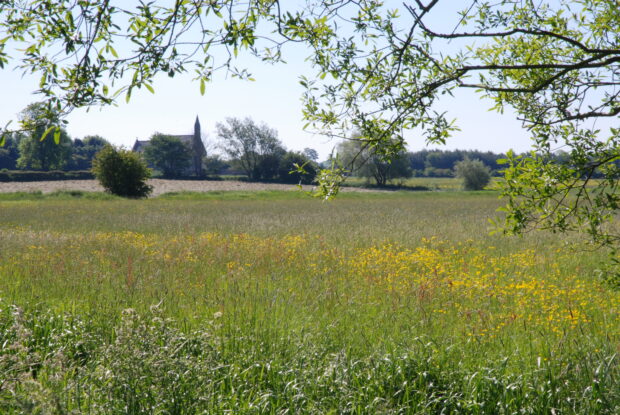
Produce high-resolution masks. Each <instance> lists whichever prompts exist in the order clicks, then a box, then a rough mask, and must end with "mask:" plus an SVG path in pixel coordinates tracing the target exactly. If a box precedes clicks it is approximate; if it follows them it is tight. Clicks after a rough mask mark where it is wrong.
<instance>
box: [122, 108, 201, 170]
mask: <svg viewBox="0 0 620 415" xmlns="http://www.w3.org/2000/svg"><path fill="white" fill-rule="evenodd" d="M166 135H168V136H170V137H174V138H178V139H179V140H180V141H181V142H182V143H183V144H185V145H186V146H187V148H188V149H189V150H190V154H191V163H190V167H189V169H188V170H187V171H185V173H186V174H188V175H194V176H197V177H201V176H202V175H203V170H202V159H203V158H204V157H205V156H206V155H207V150H206V149H205V145H204V143H203V142H202V136H201V134H200V120H199V119H198V116H196V122H195V123H194V134H189V135H171V134H166ZM148 145H149V140H136V142H135V143H134V145H133V147H132V149H131V150H132V151H134V152H137V153H142V152H143V151H144V149H145V148H146V146H148Z"/></svg>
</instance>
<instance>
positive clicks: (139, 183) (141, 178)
mask: <svg viewBox="0 0 620 415" xmlns="http://www.w3.org/2000/svg"><path fill="white" fill-rule="evenodd" d="M92 171H93V173H94V175H95V177H96V178H97V180H99V183H101V185H102V186H103V187H104V188H105V190H106V191H107V192H109V193H112V194H114V195H118V196H123V197H133V198H141V197H148V195H149V194H150V193H151V191H152V190H153V188H152V186H149V185H148V184H146V181H147V180H148V179H149V178H150V177H151V170H150V169H149V168H148V167H147V166H146V163H145V162H144V161H143V160H142V158H140V156H139V155H138V154H137V153H134V152H132V151H130V150H123V149H119V148H115V147H112V146H106V147H104V148H103V150H101V151H100V152H99V153H97V155H96V156H95V158H94V160H93V169H92Z"/></svg>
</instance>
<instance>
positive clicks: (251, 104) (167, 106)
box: [0, 46, 530, 159]
mask: <svg viewBox="0 0 620 415" xmlns="http://www.w3.org/2000/svg"><path fill="white" fill-rule="evenodd" d="M288 52H289V53H288V54H287V56H286V58H287V60H288V63H287V64H280V65H275V66H272V65H266V64H263V63H260V62H258V61H256V60H251V61H249V62H250V67H249V68H250V70H251V72H252V73H253V75H254V78H256V81H255V82H248V81H240V80H237V79H231V78H228V79H226V77H225V76H224V73H223V72H221V73H218V74H216V76H215V79H214V81H213V82H212V83H210V84H208V85H207V89H206V93H205V94H204V96H201V95H200V92H199V85H198V83H197V82H192V81H191V76H189V75H188V76H177V77H175V78H174V79H170V78H168V77H167V76H161V77H159V78H158V80H157V82H156V83H155V85H154V86H155V91H156V93H155V95H153V94H151V93H150V92H148V91H147V90H146V89H142V90H139V91H135V92H134V93H133V94H132V99H131V101H130V102H129V103H128V104H127V103H125V101H124V99H121V100H119V103H118V106H117V107H106V108H102V109H100V108H91V109H90V111H88V112H87V111H86V110H78V111H75V112H74V113H73V114H71V115H70V117H69V119H68V120H69V125H68V127H67V130H68V132H69V134H70V135H71V136H72V137H73V138H81V137H83V136H85V135H92V134H99V135H101V136H103V137H105V138H106V139H108V140H110V141H111V142H112V143H114V144H117V145H123V146H126V147H130V146H131V145H132V144H133V142H134V140H135V139H136V138H139V139H147V138H148V137H149V136H150V135H151V134H153V133H154V132H162V133H170V134H187V133H190V132H191V131H192V129H193V124H194V119H195V117H196V116H197V115H198V116H199V117H200V121H201V124H202V130H203V133H204V134H205V136H206V141H207V143H208V144H212V143H215V141H216V135H215V124H216V123H217V122H222V121H224V119H225V118H226V117H246V116H249V117H252V118H253V119H254V120H256V121H261V122H265V123H267V124H268V125H269V126H271V127H273V128H275V129H276V130H278V132H279V138H280V139H281V140H282V141H283V142H284V144H285V145H286V146H287V147H288V148H290V149H294V150H301V149H303V148H304V147H312V148H315V149H317V150H318V151H319V153H320V155H321V158H322V159H323V158H325V157H326V156H327V155H328V154H329V152H330V151H331V149H332V148H333V147H334V146H335V145H336V142H334V141H330V140H328V139H326V138H325V137H322V136H317V135H312V134H310V133H307V132H304V131H303V125H304V122H303V120H302V113H301V110H302V105H301V101H300V97H301V93H302V91H303V88H302V87H301V86H300V85H299V82H298V81H299V75H301V74H306V75H309V74H311V73H312V69H311V68H310V67H309V65H308V64H307V63H305V62H304V58H305V56H307V54H308V53H307V52H306V51H304V50H303V49H301V50H300V49H299V47H297V46H295V47H294V48H289V49H288ZM37 83H38V79H37V78H34V77H30V76H22V74H21V72H20V71H15V70H11V68H10V67H9V68H8V69H4V70H0V85H2V90H3V94H2V95H3V98H4V99H2V100H0V124H1V125H4V124H5V123H6V122H8V121H9V120H11V119H15V118H16V115H17V113H19V112H20V111H21V110H22V109H23V108H24V107H26V106H27V105H28V104H29V103H31V102H35V101H37V100H38V99H39V98H38V97H37V96H36V95H33V94H32V91H34V90H35V89H36V88H37ZM491 105H492V104H491V102H490V101H486V100H480V98H479V97H478V96H477V95H475V93H473V92H471V91H461V92H459V93H458V94H457V96H456V98H454V99H452V98H450V99H448V100H446V101H444V102H442V104H441V106H442V107H444V108H445V109H446V110H448V112H449V114H450V115H451V117H453V118H456V119H457V124H458V125H459V127H460V128H461V131H460V132H456V133H455V134H454V136H453V137H452V138H451V139H450V140H449V142H448V144H447V145H446V146H445V147H443V148H446V149H457V148H458V149H476V150H484V151H487V150H490V151H495V152H504V151H506V150H508V149H514V150H515V151H518V152H521V151H526V150H528V149H529V147H530V141H529V139H528V138H527V137H528V134H527V132H526V131H524V130H523V129H522V128H521V125H520V123H519V122H517V121H516V119H515V117H514V115H512V114H510V113H508V112H507V113H506V114H504V115H500V114H497V113H495V112H489V111H488V108H489V107H490V106H491ZM407 136H408V143H409V147H410V149H412V150H419V149H422V148H424V147H425V143H424V139H423V138H421V136H420V135H419V134H416V133H415V132H410V133H409V134H407Z"/></svg>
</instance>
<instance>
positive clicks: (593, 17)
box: [0, 0, 620, 243]
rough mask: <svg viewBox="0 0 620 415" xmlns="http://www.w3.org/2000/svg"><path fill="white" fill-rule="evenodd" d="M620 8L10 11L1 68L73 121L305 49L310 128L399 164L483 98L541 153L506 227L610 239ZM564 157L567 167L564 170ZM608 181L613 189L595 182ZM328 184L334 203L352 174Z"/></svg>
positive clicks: (516, 182)
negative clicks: (556, 156)
mask: <svg viewBox="0 0 620 415" xmlns="http://www.w3.org/2000/svg"><path fill="white" fill-rule="evenodd" d="M455 4H457V5H455ZM399 6H400V4H399ZM619 10H620V8H619V7H618V4H617V1H614V0H579V1H573V0H557V1H550V0H543V1H532V0H523V1H521V0H519V1H517V0H500V1H495V2H491V1H486V0H483V1H480V0H470V1H467V2H450V1H447V0H446V1H439V0H415V1H405V2H404V3H403V5H402V7H401V10H396V9H393V8H391V7H390V6H389V5H386V4H384V2H383V1H379V0H364V1H357V2H352V1H349V0H308V1H307V2H303V3H302V4H300V3H298V2H290V3H289V2H286V4H285V3H284V2H281V1H264V0H250V1H248V2H238V1H234V0H196V1H176V2H170V3H161V2H141V3H140V4H137V5H135V6H132V5H125V4H121V3H120V2H112V1H110V0H104V1H101V2H85V1H77V2H76V1H74V0H60V1H55V2H49V1H46V0H31V1H28V2H23V1H16V0H9V1H5V2H2V6H0V39H2V42H0V65H6V64H8V63H9V61H12V62H15V63H16V64H17V65H19V66H21V67H22V68H23V69H24V71H26V72H34V73H37V74H39V75H40V89H39V91H38V92H40V93H41V94H42V95H43V96H44V97H46V98H47V99H48V102H49V104H50V105H49V106H48V108H54V109H55V111H57V112H58V113H60V114H65V113H66V112H67V111H70V110H71V109H72V108H74V107H81V106H86V105H93V104H99V103H103V104H109V103H111V102H113V100H114V99H115V98H117V97H120V96H124V97H125V98H126V99H127V100H128V99H129V98H130V96H131V94H132V93H133V92H134V91H135V90H136V89H138V88H142V87H144V88H146V89H148V90H152V89H153V86H152V84H153V80H154V78H155V76H156V75H157V74H158V73H162V72H163V73H166V74H168V76H175V75H176V74H178V73H183V72H188V71H192V73H195V74H196V79H197V80H198V82H199V88H200V90H201V91H202V92H204V90H205V82H207V81H209V80H210V79H211V78H212V76H213V73H214V72H215V71H217V70H218V69H223V70H225V71H229V72H230V73H231V74H232V75H233V76H237V77H241V78H250V77H251V74H250V73H249V72H248V71H247V70H246V69H245V68H240V69H238V65H236V63H237V62H236V59H235V58H236V57H237V55H238V54H239V53H240V52H246V53H247V54H250V55H253V56H256V57H257V58H259V59H261V60H264V61H268V62H280V61H283V59H284V56H283V51H284V49H283V47H284V45H286V44H287V43H302V44H304V45H305V47H307V48H309V50H310V55H311V56H310V61H311V63H312V64H313V65H314V67H315V68H316V77H312V78H302V80H301V83H302V85H303V86H304V87H305V89H306V90H305V93H304V95H303V100H304V116H305V118H306V120H307V121H308V125H309V128H314V129H316V130H318V131H321V132H324V133H325V134H328V135H330V136H336V137H342V138H346V137H348V136H349V134H350V132H351V130H353V129H356V130H357V131H359V132H360V139H361V140H364V141H365V142H366V144H367V145H368V146H369V147H370V148H372V149H373V151H374V153H375V154H377V155H378V156H383V157H385V158H387V159H389V158H391V157H393V156H394V155H396V154H398V153H399V152H400V151H402V150H403V148H404V136H403V134H404V132H405V131H407V130H411V129H415V128H419V129H421V130H422V131H423V132H424V137H425V139H426V140H427V141H428V142H430V143H443V142H444V141H445V140H446V139H447V138H448V137H449V136H450V134H451V132H452V131H454V130H455V129H456V128H457V124H456V123H455V122H453V120H452V119H451V118H450V115H449V114H447V113H445V112H444V111H443V110H441V107H440V105H439V102H440V98H444V97H449V96H450V95H451V94H452V93H453V92H454V91H455V90H456V89H459V88H464V89H475V90H477V91H478V92H479V93H480V94H481V95H482V96H484V97H486V98H488V99H489V102H490V104H491V105H492V107H493V109H495V110H497V111H503V110H504V108H508V107H509V108H511V109H512V110H513V111H514V113H515V114H516V115H517V117H518V118H519V119H520V120H521V121H522V123H523V125H524V127H525V128H527V129H529V131H530V132H531V135H532V140H533V141H532V142H533V151H534V152H533V154H534V155H533V156H526V157H522V158H516V157H509V158H508V162H507V170H506V175H507V179H509V180H505V181H504V182H503V185H502V186H503V187H502V189H503V190H502V191H503V194H504V195H505V196H506V197H507V198H508V200H509V203H508V206H507V216H506V218H507V220H506V224H505V228H506V230H507V231H512V232H519V231H522V230H523V229H525V228H526V227H528V226H530V225H539V226H542V227H549V228H552V229H559V230H569V229H579V230H581V229H584V228H585V229H588V230H589V232H590V233H591V234H592V235H593V236H597V237H598V236H602V238H600V239H599V240H600V241H603V242H608V243H613V242H612V241H615V240H616V239H615V237H614V236H613V235H609V234H608V232H607V230H606V229H608V227H606V226H605V223H606V222H607V221H608V219H609V218H611V217H612V216H613V215H614V213H615V212H617V209H618V203H619V202H620V196H619V192H618V188H617V186H618V180H617V178H618V172H617V170H616V167H615V164H614V162H615V160H617V158H618V157H619V150H618V149H619V144H620V143H619V141H620V130H619V129H617V128H600V129H599V127H598V126H597V124H596V123H595V122H594V120H597V119H604V118H612V119H617V116H618V115H619V114H620V102H619V96H620V81H619V79H620V78H619V75H620V74H619V71H620V70H619V63H620V36H618V27H620V12H619ZM15 44H19V45H20V48H19V49H20V51H21V52H19V53H17V54H16V55H13V56H12V57H9V54H8V50H9V49H8V48H9V47H10V45H15ZM222 57H224V58H222ZM57 132H58V130H57ZM559 146H563V147H564V149H565V151H566V152H567V153H568V154H569V157H570V162H569V163H563V164H561V165H560V164H557V163H554V162H553V161H551V160H552V159H551V158H550V157H549V155H550V153H551V152H552V151H553V150H554V148H556V147H559ZM596 172H603V173H604V177H605V179H604V180H600V181H597V182H592V180H591V177H593V175H594V174H595V173H596ZM248 174H249V175H251V174H253V173H252V172H251V171H248ZM319 177H320V180H326V182H325V183H323V185H320V186H318V188H319V189H327V190H326V196H329V195H333V194H335V193H337V187H338V182H339V181H340V180H341V179H342V177H343V170H342V169H338V168H336V170H333V171H331V172H330V171H323V172H322V173H321V174H319Z"/></svg>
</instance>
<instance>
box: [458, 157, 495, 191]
mask: <svg viewBox="0 0 620 415" xmlns="http://www.w3.org/2000/svg"><path fill="white" fill-rule="evenodd" d="M454 171H455V173H456V177H459V178H461V179H463V188H464V189H465V190H482V189H484V187H485V186H486V185H487V184H489V182H490V181H491V171H490V170H489V168H488V167H487V166H486V165H485V164H484V163H483V162H481V161H480V160H477V159H475V160H471V159H469V158H465V159H463V160H461V161H459V162H457V163H455V165H454Z"/></svg>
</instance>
